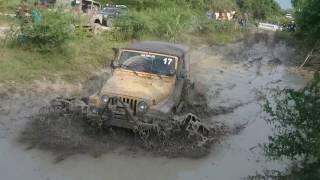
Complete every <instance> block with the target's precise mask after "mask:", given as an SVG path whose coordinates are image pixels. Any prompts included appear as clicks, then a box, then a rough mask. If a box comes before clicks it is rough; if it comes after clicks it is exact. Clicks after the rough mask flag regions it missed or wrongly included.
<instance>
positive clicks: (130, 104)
mask: <svg viewBox="0 0 320 180" xmlns="http://www.w3.org/2000/svg"><path fill="white" fill-rule="evenodd" d="M117 101H121V102H123V103H124V104H126V105H128V107H129V108H130V109H131V110H132V112H133V114H134V115H135V114H136V112H137V111H136V109H137V103H138V101H137V100H136V99H130V98H124V97H117V98H113V99H111V104H112V105H115V104H117ZM119 108H121V107H119Z"/></svg>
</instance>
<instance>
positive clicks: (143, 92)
mask: <svg viewBox="0 0 320 180" xmlns="http://www.w3.org/2000/svg"><path fill="white" fill-rule="evenodd" d="M189 66H190V62H189V48H188V47H186V46H183V45H177V44H171V43H165V42H154V41H146V42H140V43H134V44H131V45H129V46H128V47H127V48H124V49H117V50H115V58H114V60H113V61H112V63H111V68H112V75H111V77H110V78H109V79H108V80H107V81H106V82H104V84H103V86H102V88H101V89H100V91H99V92H96V93H94V94H93V95H91V96H89V97H85V98H82V101H79V100H75V99H64V98H59V99H55V100H54V101H52V105H53V106H56V107H62V108H64V109H66V111H74V109H78V110H80V111H81V113H83V114H84V116H85V117H86V119H87V120H88V121H89V122H90V123H91V124H92V125H98V126H101V127H112V126H115V127H120V128H127V129H157V130H164V129H166V130H168V129H169V130H170V129H179V130H181V129H183V130H187V131H190V132H192V133H198V132H201V133H207V128H206V127H205V125H204V124H203V123H201V122H200V120H199V118H197V117H196V116H195V115H194V114H191V113H185V114H184V113H182V110H183V108H184V105H186V104H188V102H187V100H188V98H187V97H188V95H189V94H190V91H191V90H192V88H193V84H192V82H191V80H190V77H189V76H190V75H189ZM75 102H76V103H75Z"/></svg>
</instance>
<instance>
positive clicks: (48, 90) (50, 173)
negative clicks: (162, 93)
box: [0, 36, 312, 180]
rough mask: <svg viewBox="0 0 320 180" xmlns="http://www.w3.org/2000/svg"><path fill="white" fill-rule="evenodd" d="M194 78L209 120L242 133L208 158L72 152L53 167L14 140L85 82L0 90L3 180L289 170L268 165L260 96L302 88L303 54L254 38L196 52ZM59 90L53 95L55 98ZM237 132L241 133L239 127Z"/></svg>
mask: <svg viewBox="0 0 320 180" xmlns="http://www.w3.org/2000/svg"><path fill="white" fill-rule="evenodd" d="M191 59H192V64H191V67H192V75H193V77H194V80H195V82H196V87H197V89H198V90H199V91H201V92H204V93H205V95H206V96H207V98H208V99H209V100H210V102H209V105H210V107H211V108H213V109H214V110H215V111H216V115H215V116H213V117H212V118H211V119H210V120H211V121H213V122H221V123H223V124H226V125H228V127H230V128H231V129H234V128H232V127H239V124H245V125H246V126H245V127H244V129H241V128H240V129H239V132H237V133H235V134H236V135H230V136H226V137H225V138H224V139H222V141H221V142H220V143H219V144H215V145H214V146H213V147H212V149H211V153H210V155H209V156H208V157H206V158H202V159H198V160H192V159H185V158H179V159H168V158H165V157H154V156H153V155H152V154H149V153H145V152H144V151H140V150H135V151H130V150H129V151H128V149H127V148H126V147H121V146H120V147H117V148H112V151H110V152H109V153H107V154H104V155H101V156H99V157H96V158H95V157H92V156H90V155H83V154H79V155H74V156H71V157H69V158H67V159H65V160H64V161H61V162H59V163H55V160H56V155H52V153H51V152H48V151H41V150H37V149H29V148H30V147H28V146H26V145H23V144H20V143H18V142H17V141H16V138H17V137H18V136H19V132H21V130H23V128H24V125H25V124H26V122H27V121H28V117H29V116H31V115H32V114H33V113H35V112H37V110H38V108H39V107H41V106H42V105H44V104H46V103H47V102H48V101H49V100H50V99H51V98H52V97H54V96H57V95H59V94H63V95H66V94H72V93H75V92H76V94H79V93H80V89H81V86H80V85H76V86H74V85H68V84H59V83H58V84H56V85H52V84H46V83H38V84H37V85H35V86H34V87H30V88H29V89H27V90H19V89H15V88H12V89H7V90H6V89H5V88H4V87H1V88H0V89H1V90H2V91H1V92H2V93H1V96H0V97H1V102H0V174H1V175H2V178H3V179H22V178H23V179H26V180H29V179H30V180H31V179H32V180H35V179H51V180H53V179H59V180H61V179H77V180H78V179H139V180H141V179H151V178H152V179H162V180H163V179H184V180H186V179H187V180H188V179H227V180H228V179H240V178H241V177H245V176H247V175H252V174H255V172H256V171H261V170H262V169H263V168H267V167H269V168H272V169H284V168H285V167H286V165H287V163H288V162H274V161H268V160H266V158H265V157H264V156H263V154H262V152H261V149H260V148H259V146H258V144H259V143H263V142H266V140H267V136H268V135H270V134H271V133H272V132H271V130H270V129H269V127H268V125H267V124H266V123H265V121H264V120H263V116H264V115H265V114H264V113H263V111H262V108H261V106H260V103H261V95H262V94H268V91H269V90H270V89H271V88H275V87H292V88H299V87H302V86H303V85H304V84H305V83H306V82H307V81H308V79H310V77H311V75H312V73H311V72H308V71H302V70H299V71H298V70H297V69H296V68H294V67H291V66H290V65H292V64H295V61H296V60H298V59H299V54H296V51H295V50H294V49H292V48H289V47H287V46H286V45H285V44H283V43H281V42H276V41H274V40H272V39H271V40H270V38H268V37H264V36H263V37H261V36H257V37H252V39H247V40H246V41H244V42H238V43H236V44H230V45H228V46H213V47H208V46H205V45H204V46H202V47H196V48H194V50H193V52H192V57H191ZM53 92H54V93H53ZM235 130H237V129H235Z"/></svg>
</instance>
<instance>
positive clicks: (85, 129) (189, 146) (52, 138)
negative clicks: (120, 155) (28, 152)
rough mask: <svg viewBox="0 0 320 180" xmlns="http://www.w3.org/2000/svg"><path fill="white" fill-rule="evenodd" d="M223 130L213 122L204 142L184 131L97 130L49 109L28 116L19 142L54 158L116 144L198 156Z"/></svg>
mask: <svg viewBox="0 0 320 180" xmlns="http://www.w3.org/2000/svg"><path fill="white" fill-rule="evenodd" d="M42 109H43V108H42ZM226 132H227V128H226V127H224V126H223V125H222V124H216V125H215V126H214V128H210V136H209V137H208V138H207V139H206V140H205V141H204V140H203V139H202V140H199V139H197V138H196V137H192V136H190V134H188V133H187V132H184V131H175V132H172V133H168V134H167V135H161V136H159V133H157V132H153V131H148V132H147V133H143V134H142V133H141V132H133V131H130V130H124V129H119V128H109V129H97V128H93V127H91V126H90V125H89V124H88V123H87V121H86V120H85V119H84V118H83V117H81V115H79V114H70V115H64V114H61V113H59V112H57V111H52V112H45V113H43V112H41V113H39V114H37V115H35V116H33V117H31V120H30V121H29V123H28V124H27V126H26V128H25V129H24V130H23V131H22V132H21V134H20V136H19V141H20V142H22V143H24V144H27V145H28V149H32V148H37V149H41V150H49V151H53V152H54V153H55V154H56V155H57V161H61V160H63V159H65V158H66V157H68V156H70V155H74V154H90V155H92V156H94V157H97V156H100V155H102V154H105V153H110V152H113V151H115V150H116V149H117V148H119V147H122V148H125V149H126V150H128V152H137V151H144V152H149V153H151V154H152V155H156V156H167V157H171V158H176V157H187V158H200V157H203V156H206V155H207V154H209V150H210V147H211V146H212V145H213V144H214V143H215V142H218V141H219V139H220V138H221V136H223V135H225V134H226Z"/></svg>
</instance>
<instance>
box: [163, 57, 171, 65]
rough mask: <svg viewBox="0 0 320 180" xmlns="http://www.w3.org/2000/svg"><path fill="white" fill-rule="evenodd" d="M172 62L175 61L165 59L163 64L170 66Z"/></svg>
mask: <svg viewBox="0 0 320 180" xmlns="http://www.w3.org/2000/svg"><path fill="white" fill-rule="evenodd" d="M172 60H173V59H172V58H164V59H163V63H164V64H166V65H170V64H171V62H172Z"/></svg>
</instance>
